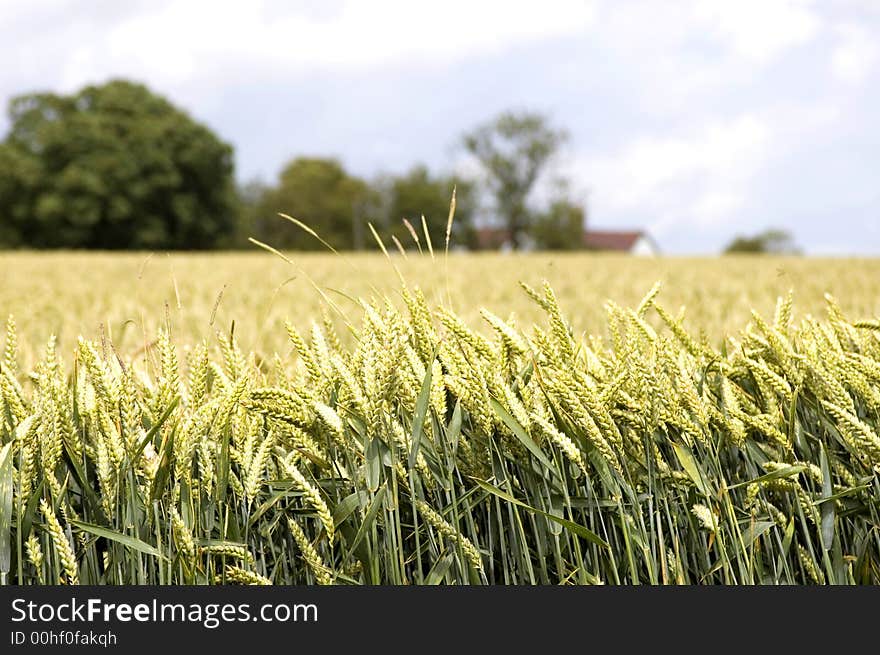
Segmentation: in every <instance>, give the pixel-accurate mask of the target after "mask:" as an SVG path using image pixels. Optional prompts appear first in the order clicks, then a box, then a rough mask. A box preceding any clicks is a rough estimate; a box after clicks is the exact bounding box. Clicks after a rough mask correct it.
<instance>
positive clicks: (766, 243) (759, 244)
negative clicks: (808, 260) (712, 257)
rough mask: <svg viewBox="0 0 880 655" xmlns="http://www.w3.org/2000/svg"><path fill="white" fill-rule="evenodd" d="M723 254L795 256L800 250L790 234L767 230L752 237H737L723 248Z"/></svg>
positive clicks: (777, 230)
mask: <svg viewBox="0 0 880 655" xmlns="http://www.w3.org/2000/svg"><path fill="white" fill-rule="evenodd" d="M724 252H725V254H736V253H758V254H762V253H763V254H774V255H796V254H799V253H800V249H799V248H798V247H797V245H796V244H795V242H794V237H793V236H792V235H791V233H790V232H787V231H786V230H779V229H769V230H765V231H763V232H761V233H759V234H755V235H753V236H737V237H736V238H734V239H733V241H731V242H730V243H729V244H728V245H727V246H726V247H725V248H724Z"/></svg>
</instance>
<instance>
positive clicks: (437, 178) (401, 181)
mask: <svg viewBox="0 0 880 655" xmlns="http://www.w3.org/2000/svg"><path fill="white" fill-rule="evenodd" d="M382 186H383V187H384V188H385V196H386V211H385V214H386V215H387V217H388V221H387V223H388V224H387V226H386V228H387V229H388V230H389V231H390V232H391V234H394V235H395V236H396V237H397V238H398V239H400V241H401V243H403V244H404V246H406V247H408V246H409V245H412V246H413V247H415V244H414V243H413V239H412V235H411V234H410V233H409V230H408V229H407V228H406V226H405V225H404V223H403V219H407V220H408V221H409V223H410V225H412V227H413V228H414V229H415V231H416V234H417V235H418V237H419V242H420V244H422V246H423V247H424V234H423V228H422V225H421V222H422V216H424V217H425V224H426V225H427V226H428V234H429V235H430V236H431V243H432V244H433V246H434V247H436V248H438V249H439V248H442V247H443V244H444V242H445V241H446V224H447V222H448V218H449V207H450V202H451V201H452V191H453V189H455V220H454V221H453V223H452V233H451V236H450V246H452V245H459V246H472V245H473V240H474V226H473V218H474V212H475V208H476V194H475V192H474V185H473V183H471V182H469V181H467V180H461V179H456V178H454V177H451V176H446V175H432V174H431V172H430V171H429V170H428V169H427V167H425V166H423V165H417V166H414V167H413V168H412V169H410V170H409V171H408V172H407V173H406V174H404V175H398V176H392V177H390V178H388V179H387V180H385V182H384V184H383V185H382Z"/></svg>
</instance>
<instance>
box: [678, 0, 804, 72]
mask: <svg viewBox="0 0 880 655" xmlns="http://www.w3.org/2000/svg"><path fill="white" fill-rule="evenodd" d="M695 17H696V19H697V20H698V21H701V22H703V23H704V24H705V25H706V26H707V27H708V28H709V29H710V30H711V31H712V33H713V35H714V36H716V37H717V38H719V39H720V40H722V41H724V42H726V43H727V44H728V45H729V46H730V47H732V48H733V50H734V51H735V52H737V53H738V54H740V55H742V56H743V57H746V58H747V59H750V60H753V61H756V62H766V61H767V60H769V59H772V58H773V57H775V56H777V55H779V54H780V53H782V52H783V51H785V50H787V49H789V48H791V47H794V46H798V45H801V44H803V43H806V42H807V41H809V40H810V39H812V38H813V37H814V36H815V35H816V34H817V33H818V31H819V29H820V27H821V21H820V19H819V16H818V15H817V14H816V12H815V11H814V9H813V7H812V3H807V2H796V1H792V0H738V1H737V2H729V1H727V0H714V1H710V2H707V1H705V0H704V1H702V2H697V3H696V5H695Z"/></svg>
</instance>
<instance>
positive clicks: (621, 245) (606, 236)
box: [476, 227, 660, 256]
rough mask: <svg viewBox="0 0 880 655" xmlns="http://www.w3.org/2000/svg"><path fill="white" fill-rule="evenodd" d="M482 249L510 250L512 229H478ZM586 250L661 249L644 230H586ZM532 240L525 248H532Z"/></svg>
mask: <svg viewBox="0 0 880 655" xmlns="http://www.w3.org/2000/svg"><path fill="white" fill-rule="evenodd" d="M476 245H477V248H478V249H480V250H510V247H511V243H510V231H509V230H507V228H503V227H482V228H478V229H477V230H476ZM581 245H582V246H583V248H584V250H597V251H603V252H620V253H627V254H630V255H648V256H651V255H657V254H659V253H660V249H659V248H658V247H657V244H656V243H655V242H654V240H653V239H652V238H651V237H650V236H648V234H647V233H646V232H645V231H644V230H619V231H615V230H585V231H584V234H583V240H582V242H581ZM531 246H532V244H531V242H530V241H529V242H527V243H525V244H523V250H532V249H533V248H532V247H531Z"/></svg>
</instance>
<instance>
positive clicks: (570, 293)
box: [0, 251, 880, 361]
mask: <svg viewBox="0 0 880 655" xmlns="http://www.w3.org/2000/svg"><path fill="white" fill-rule="evenodd" d="M289 254H290V258H291V261H292V262H293V263H292V264H290V263H287V262H284V261H283V260H281V259H280V258H278V257H275V256H273V255H271V254H268V253H263V252H262V251H260V252H255V253H240V254H239V253H236V254H230V253H216V254H213V253H211V254H171V255H167V254H166V255H162V254H149V253H142V254H137V253H127V254H94V253H76V252H71V253H63V254H55V253H4V254H2V255H0V317H3V318H5V317H6V316H7V315H9V314H12V315H14V316H15V318H16V321H17V324H18V329H19V335H20V343H19V348H20V350H21V353H20V354H21V356H22V357H24V358H25V359H26V360H27V361H31V355H32V354H33V349H34V348H38V349H42V347H43V345H44V344H45V341H46V339H48V337H49V335H50V334H54V335H55V336H56V337H57V339H58V347H59V349H60V351H61V352H67V353H70V352H71V349H72V348H73V347H74V346H75V345H76V340H77V338H78V337H79V336H85V337H87V338H92V339H99V340H100V339H101V338H102V334H103V338H105V339H107V340H110V341H112V342H113V344H114V346H115V347H116V349H117V351H118V352H119V353H120V354H125V355H132V354H135V353H137V352H139V351H143V349H144V345H145V343H149V342H150V341H152V340H153V339H155V337H156V334H157V330H158V328H159V327H162V326H166V325H167V324H168V323H169V322H170V327H171V330H172V333H173V338H174V341H175V342H177V343H178V344H180V345H182V346H189V345H193V344H194V343H196V342H197V341H199V340H201V339H209V340H210V341H212V342H213V341H214V338H215V334H216V332H217V331H222V332H228V331H229V330H230V328H231V325H232V323H233V321H234V322H235V333H236V335H237V337H238V340H239V343H240V345H241V347H242V348H243V349H244V350H246V351H249V352H251V351H252V352H256V353H258V354H260V355H261V356H263V357H271V355H272V354H273V353H275V352H279V353H286V352H289V351H290V345H289V342H288V341H287V337H286V334H285V331H284V323H285V321H291V322H292V323H293V324H294V325H295V326H296V327H298V328H299V329H302V330H308V329H309V328H310V327H311V323H312V321H313V320H317V321H318V322H321V320H322V308H324V307H327V301H328V300H329V301H330V302H332V303H333V304H334V305H335V307H336V309H337V310H338V312H337V311H336V310H334V309H332V308H331V309H330V310H329V311H328V312H327V313H328V314H329V315H330V317H331V319H332V320H333V321H334V322H335V323H336V324H337V325H338V327H339V328H340V332H341V337H342V338H343V339H346V338H347V334H348V333H347V332H346V330H345V329H344V325H345V322H346V320H347V321H348V322H350V323H354V324H357V322H358V321H359V320H360V309H359V307H358V305H357V304H356V303H355V302H354V301H353V299H358V298H366V299H369V297H370V296H374V297H379V296H387V297H389V298H390V299H391V300H392V301H393V302H394V303H395V304H396V305H398V306H400V305H401V303H400V293H399V289H400V281H399V277H398V275H397V273H395V271H394V269H393V268H392V265H391V264H390V263H389V261H388V260H387V259H386V258H385V257H383V256H382V255H380V254H363V255H351V254H349V255H345V256H335V255H331V254H311V253H308V254H306V253H289ZM393 261H394V265H395V266H396V267H397V268H398V269H399V271H400V274H401V275H402V276H403V277H404V279H405V280H406V281H407V283H408V284H410V286H415V285H418V286H419V287H420V288H421V289H422V290H423V292H424V294H425V296H426V298H427V299H428V300H429V301H431V302H432V303H438V304H443V305H445V306H447V307H450V308H451V309H453V310H454V311H455V312H456V313H458V314H459V315H460V316H461V317H462V318H463V319H464V320H465V322H467V323H468V324H469V325H472V326H473V327H474V328H475V329H478V330H484V329H486V328H484V326H485V321H483V320H482V318H481V317H480V309H481V308H486V309H489V310H490V311H492V312H494V313H495V314H497V315H499V316H502V317H504V318H505V319H506V318H509V317H510V315H511V314H513V315H514V316H515V317H516V320H517V321H518V322H520V323H522V324H523V325H529V324H530V323H532V322H534V321H536V320H540V318H541V309H540V307H538V306H537V305H535V303H533V302H531V301H530V300H529V299H528V297H527V296H526V295H525V294H524V293H523V291H522V289H521V288H520V287H519V285H518V282H519V281H522V282H525V283H527V284H529V285H531V286H533V287H537V286H540V285H541V283H542V281H543V280H547V281H548V282H549V283H550V284H551V286H552V287H553V289H554V291H555V292H556V295H557V297H558V298H559V303H560V306H561V307H562V308H563V311H564V312H565V314H566V316H567V317H568V319H569V320H570V322H571V324H572V327H573V329H574V330H575V331H576V332H578V333H587V334H598V335H607V332H606V321H605V317H606V313H605V303H606V302H607V301H609V300H610V301H613V302H615V303H617V304H618V305H620V306H622V307H628V306H632V305H634V304H637V303H638V302H639V300H640V299H641V298H642V296H644V294H645V293H647V292H648V290H649V289H650V288H651V287H652V286H653V285H654V283H655V282H658V281H659V282H661V283H662V285H663V289H662V295H661V298H662V299H663V302H664V305H665V306H666V307H668V308H670V309H671V310H673V311H675V312H678V311H679V309H680V308H681V307H684V308H685V314H684V317H685V324H686V325H687V326H688V327H689V328H690V329H692V330H694V331H695V332H697V333H699V332H700V331H704V332H705V333H706V334H707V336H708V337H709V338H710V339H712V340H714V341H715V342H716V343H717V342H718V341H719V340H721V339H723V338H724V337H725V336H727V335H729V334H735V333H736V332H738V331H739V330H740V329H742V328H743V327H744V326H745V324H746V323H747V322H748V321H749V319H750V311H751V310H752V309H755V310H756V311H758V312H760V313H762V314H765V315H766V314H768V313H770V312H772V311H773V308H774V305H775V303H776V299H777V297H779V296H781V295H785V294H787V293H788V291H789V290H793V291H794V294H795V296H794V300H795V312H796V315H797V316H798V317H803V316H806V315H813V316H821V315H822V314H824V312H825V307H826V302H825V298H824V294H825V293H826V292H828V293H832V294H833V295H834V296H835V298H836V299H837V301H838V302H839V303H840V305H841V307H842V309H843V310H844V311H845V312H846V313H847V314H848V315H851V316H858V317H876V316H878V315H880V260H871V259H863V260H850V259H825V260H819V259H803V258H773V257H757V258H756V257H748V256H745V257H726V258H723V259H718V258H703V259H688V258H660V259H638V258H632V257H625V256H614V255H586V256H585V255H576V254H560V253H549V254H528V255H520V256H510V255H497V254H477V255H461V254H450V255H449V257H448V260H447V259H445V258H444V256H443V255H442V254H440V253H438V254H437V256H436V259H432V258H431V257H430V256H428V255H427V254H425V255H423V256H419V255H418V254H415V255H413V254H410V255H409V256H408V258H407V259H406V260H404V259H403V258H402V257H400V256H399V255H397V256H394V257H393ZM316 286H317V287H319V288H320V289H321V292H323V293H324V294H325V295H326V298H325V297H322V295H321V292H319V291H317V290H316V289H315V287H316ZM486 327H487V326H486Z"/></svg>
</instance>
